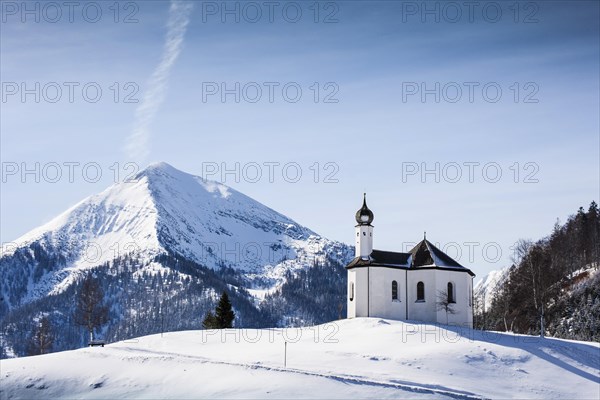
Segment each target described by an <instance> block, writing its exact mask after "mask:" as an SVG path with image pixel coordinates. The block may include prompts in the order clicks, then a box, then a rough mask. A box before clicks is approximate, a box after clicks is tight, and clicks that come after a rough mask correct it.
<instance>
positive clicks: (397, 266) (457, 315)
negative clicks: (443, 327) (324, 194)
mask: <svg viewBox="0 0 600 400" xmlns="http://www.w3.org/2000/svg"><path fill="white" fill-rule="evenodd" d="M365 209H366V201H365V203H364V204H363V209H361V210H359V212H357V216H356V219H357V222H359V225H357V226H356V232H355V233H356V243H355V256H356V258H355V259H354V260H353V261H352V262H351V263H350V264H349V265H348V266H347V267H346V268H347V270H348V298H347V309H348V318H354V317H380V318H388V319H397V320H411V321H422V322H433V323H440V324H449V325H460V326H465V327H472V326H473V300H472V296H473V277H472V276H473V275H474V274H473V273H472V272H471V271H470V270H468V269H467V268H464V267H462V266H461V265H460V264H458V263H457V262H456V261H454V260H452V259H451V258H450V257H448V256H447V255H446V254H444V253H442V252H441V250H439V249H437V248H436V247H435V246H433V245H432V244H431V243H430V242H428V241H427V240H423V241H422V242H421V243H420V244H419V245H417V246H415V248H414V249H413V250H412V251H411V253H391V252H381V251H378V250H375V251H373V226H371V224H370V222H371V221H372V220H373V217H372V213H371V211H370V210H368V209H366V210H367V211H368V212H369V213H370V218H369V219H368V220H367V219H366V218H364V214H365V213H366V211H365ZM361 212H362V214H361ZM361 217H363V218H362V219H361ZM424 259H425V260H431V261H432V262H431V263H430V264H427V263H423V262H422V260H424ZM419 286H421V287H422V290H419ZM442 299H447V300H449V301H450V303H449V305H448V307H447V309H448V310H449V312H446V309H445V307H444V305H443V301H442Z"/></svg>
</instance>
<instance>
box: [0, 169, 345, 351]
mask: <svg viewBox="0 0 600 400" xmlns="http://www.w3.org/2000/svg"><path fill="white" fill-rule="evenodd" d="M352 255H353V249H352V248H351V247H350V246H348V245H346V244H344V243H341V242H336V241H332V240H329V239H326V238H324V237H322V236H320V235H318V234H317V233H315V232H314V231H312V230H311V229H309V228H307V227H304V226H302V225H300V224H298V223H297V222H295V221H294V220H292V219H291V218H288V217H286V216H285V215H283V214H281V213H279V212H277V211H275V210H273V209H271V208H269V207H267V206H265V205H263V204H261V203H259V202H257V201H255V200H253V199H252V198H250V197H248V196H246V195H244V194H242V193H240V192H238V191H236V190H234V189H232V188H230V187H228V186H226V185H223V184H221V183H219V182H214V181H208V180H204V179H203V178H201V177H198V176H194V175H191V174H188V173H185V172H182V171H179V170H177V169H175V168H174V167H172V166H170V165H169V164H166V163H156V164H152V165H150V166H149V167H148V168H146V169H144V170H143V171H140V173H138V175H136V176H135V178H134V179H133V181H132V182H122V183H117V184H113V185H111V186H110V187H108V188H107V189H105V190H103V191H102V192H100V193H98V194H95V195H92V196H88V197H86V198H85V199H83V200H82V201H80V202H78V203H77V204H75V205H74V206H72V207H70V208H69V209H67V210H66V211H65V212H63V213H61V214H59V215H58V216H57V217H55V218H54V219H52V220H51V221H49V222H48V223H46V224H44V225H42V226H40V227H38V228H35V229H33V230H32V231H30V232H29V233H27V234H25V235H23V236H21V238H19V239H18V240H17V241H15V244H14V246H13V248H12V249H11V251H9V252H4V253H3V254H2V256H1V257H0V267H1V268H2V271H3V280H2V281H1V282H0V298H2V299H3V301H0V317H6V318H7V321H9V322H8V324H7V325H8V326H7V327H5V330H4V333H3V334H2V335H4V336H6V335H8V336H10V337H13V336H14V338H13V339H14V340H17V337H16V336H15V335H17V334H16V333H15V331H16V330H22V329H25V330H28V329H29V328H28V327H29V326H30V325H32V324H33V321H34V320H36V319H37V318H39V316H40V315H45V314H48V313H50V314H52V315H54V316H55V319H56V321H55V322H56V324H72V322H71V321H70V315H72V314H71V313H72V309H71V308H72V306H71V304H73V296H75V295H76V293H77V291H78V290H79V289H78V287H79V284H80V282H81V280H82V278H83V276H84V275H86V274H87V273H88V272H93V273H94V274H95V275H97V276H98V277H99V278H100V279H101V280H102V282H103V285H104V290H105V292H106V293H107V294H106V301H107V303H108V304H109V306H111V307H112V312H113V314H112V318H113V321H112V322H111V323H109V326H108V327H107V328H106V329H105V334H106V335H108V338H109V339H111V340H113V339H115V340H116V339H123V338H125V337H127V336H131V335H133V334H135V335H139V334H149V333H155V332H157V331H159V329H162V325H160V324H159V323H158V322H157V321H155V320H150V321H146V320H143V318H144V315H146V316H147V315H152V318H156V313H157V311H156V307H158V308H159V309H161V307H162V306H161V305H160V304H158V303H156V301H154V300H153V299H152V298H147V297H148V296H147V291H148V290H151V291H152V292H153V293H154V294H153V296H157V297H159V300H158V301H159V303H162V302H172V303H175V304H176V309H175V314H177V315H179V317H178V318H179V319H180V320H177V321H172V323H173V327H174V329H183V328H193V327H198V326H199V323H200V319H201V317H202V315H203V314H204V313H205V312H206V311H207V310H208V309H210V307H212V306H213V303H214V301H215V298H216V297H218V294H219V293H220V292H221V291H223V290H227V291H230V292H232V293H231V294H232V299H233V302H234V308H236V307H237V311H238V317H239V318H238V320H237V322H238V324H251V325H252V326H262V325H266V324H267V323H268V324H280V325H281V324H284V323H291V324H307V323H315V322H326V321H327V320H331V319H334V318H335V317H337V316H338V307H337V302H338V297H339V298H341V299H343V293H342V292H344V291H345V281H344V279H345V274H344V273H343V272H344V271H343V266H344V265H345V264H346V263H347V262H348V261H349V260H350V259H351V258H352ZM315 266H318V267H319V270H318V271H317V270H315V271H312V269H314V268H313V267H315ZM286 283H290V284H291V286H290V285H287V286H285V285H286ZM311 285H313V287H314V288H315V290H323V291H326V292H327V294H326V295H325V296H323V295H320V296H319V298H318V299H313V298H309V297H307V296H305V295H303V294H302V290H300V288H306V287H311ZM314 285H320V286H319V288H317V287H315V286H314ZM286 291H287V294H286V293H284V292H286ZM144 293H146V294H144ZM194 296H196V297H194ZM286 296H287V297H286ZM290 296H291V297H290ZM191 297H193V299H190V298H191ZM332 299H335V300H333V301H335V303H336V307H333V311H332V310H322V309H321V306H319V304H321V303H323V302H325V301H330V302H331V301H332ZM65 302H66V303H70V304H62V303H65ZM292 304H293V306H292ZM34 305H35V307H34ZM136 307H137V308H139V309H136ZM290 318H292V320H293V321H295V322H290ZM131 320H135V321H138V322H137V323H138V324H139V325H140V326H137V327H131V326H129V325H127V324H128V323H130V321H131ZM284 321H287V322H284ZM73 329H74V331H77V329H78V328H76V327H73ZM11 335H13V336H11ZM82 340H83V339H80V338H78V336H77V335H76V334H73V337H72V338H71V339H69V340H67V341H66V342H65V344H64V346H62V347H61V349H66V348H74V347H77V345H80V344H82ZM13 344H14V343H13ZM17 346H18V344H17ZM4 353H6V351H5V352H4ZM16 353H19V352H18V351H17V352H16Z"/></svg>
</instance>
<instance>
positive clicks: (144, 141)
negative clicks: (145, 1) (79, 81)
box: [125, 0, 193, 161]
mask: <svg viewBox="0 0 600 400" xmlns="http://www.w3.org/2000/svg"><path fill="white" fill-rule="evenodd" d="M192 8H193V6H192V3H191V2H187V1H179V0H171V6H170V8H169V20H168V22H167V36H166V38H165V46H164V51H163V54H162V58H161V60H160V63H159V64H158V65H157V66H156V69H155V70H154V72H153V73H152V76H151V78H150V81H149V82H148V86H147V90H146V92H145V94H144V97H143V98H142V101H141V103H140V104H139V105H138V107H137V108H136V110H135V122H134V125H133V130H132V132H131V134H130V135H129V137H128V138H127V143H126V146H125V150H126V152H127V154H128V156H129V157H131V158H132V159H135V160H138V161H141V160H143V159H145V158H146V157H147V156H148V154H149V153H150V148H149V139H150V125H151V124H152V121H153V120H154V116H155V115H156V112H157V111H158V109H159V108H160V105H161V104H162V102H163V100H164V98H165V92H166V90H167V82H168V79H169V73H170V71H171V68H172V67H173V65H174V64H175V61H176V60H177V57H178V56H179V53H180V52H181V48H182V46H183V38H184V35H185V31H186V29H187V26H188V24H189V22H190V14H191V11H192Z"/></svg>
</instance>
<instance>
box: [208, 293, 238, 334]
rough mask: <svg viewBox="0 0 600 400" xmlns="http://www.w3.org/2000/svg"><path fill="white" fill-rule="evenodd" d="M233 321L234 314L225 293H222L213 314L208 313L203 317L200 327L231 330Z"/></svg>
mask: <svg viewBox="0 0 600 400" xmlns="http://www.w3.org/2000/svg"><path fill="white" fill-rule="evenodd" d="M234 319H235V313H234V312H233V308H232V306H231V302H230V301H229V296H228V295H227V292H225V291H223V293H222V294H221V298H220V299H219V304H217V308H216V309H215V313H214V314H213V312H212V311H209V312H208V313H207V314H206V316H205V317H204V321H203V322H202V327H203V328H204V329H227V328H233V320H234Z"/></svg>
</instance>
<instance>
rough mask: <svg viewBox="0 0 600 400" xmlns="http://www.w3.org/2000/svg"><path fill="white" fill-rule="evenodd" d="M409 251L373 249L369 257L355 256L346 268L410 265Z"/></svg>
mask: <svg viewBox="0 0 600 400" xmlns="http://www.w3.org/2000/svg"><path fill="white" fill-rule="evenodd" d="M410 256H411V255H410V253H396V252H393V251H381V250H373V252H372V253H371V256H370V257H369V259H367V260H364V259H362V258H360V257H356V258H355V259H353V260H352V261H350V264H348V266H347V267H346V268H354V267H364V266H368V265H369V266H381V267H400V268H409V267H410Z"/></svg>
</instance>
